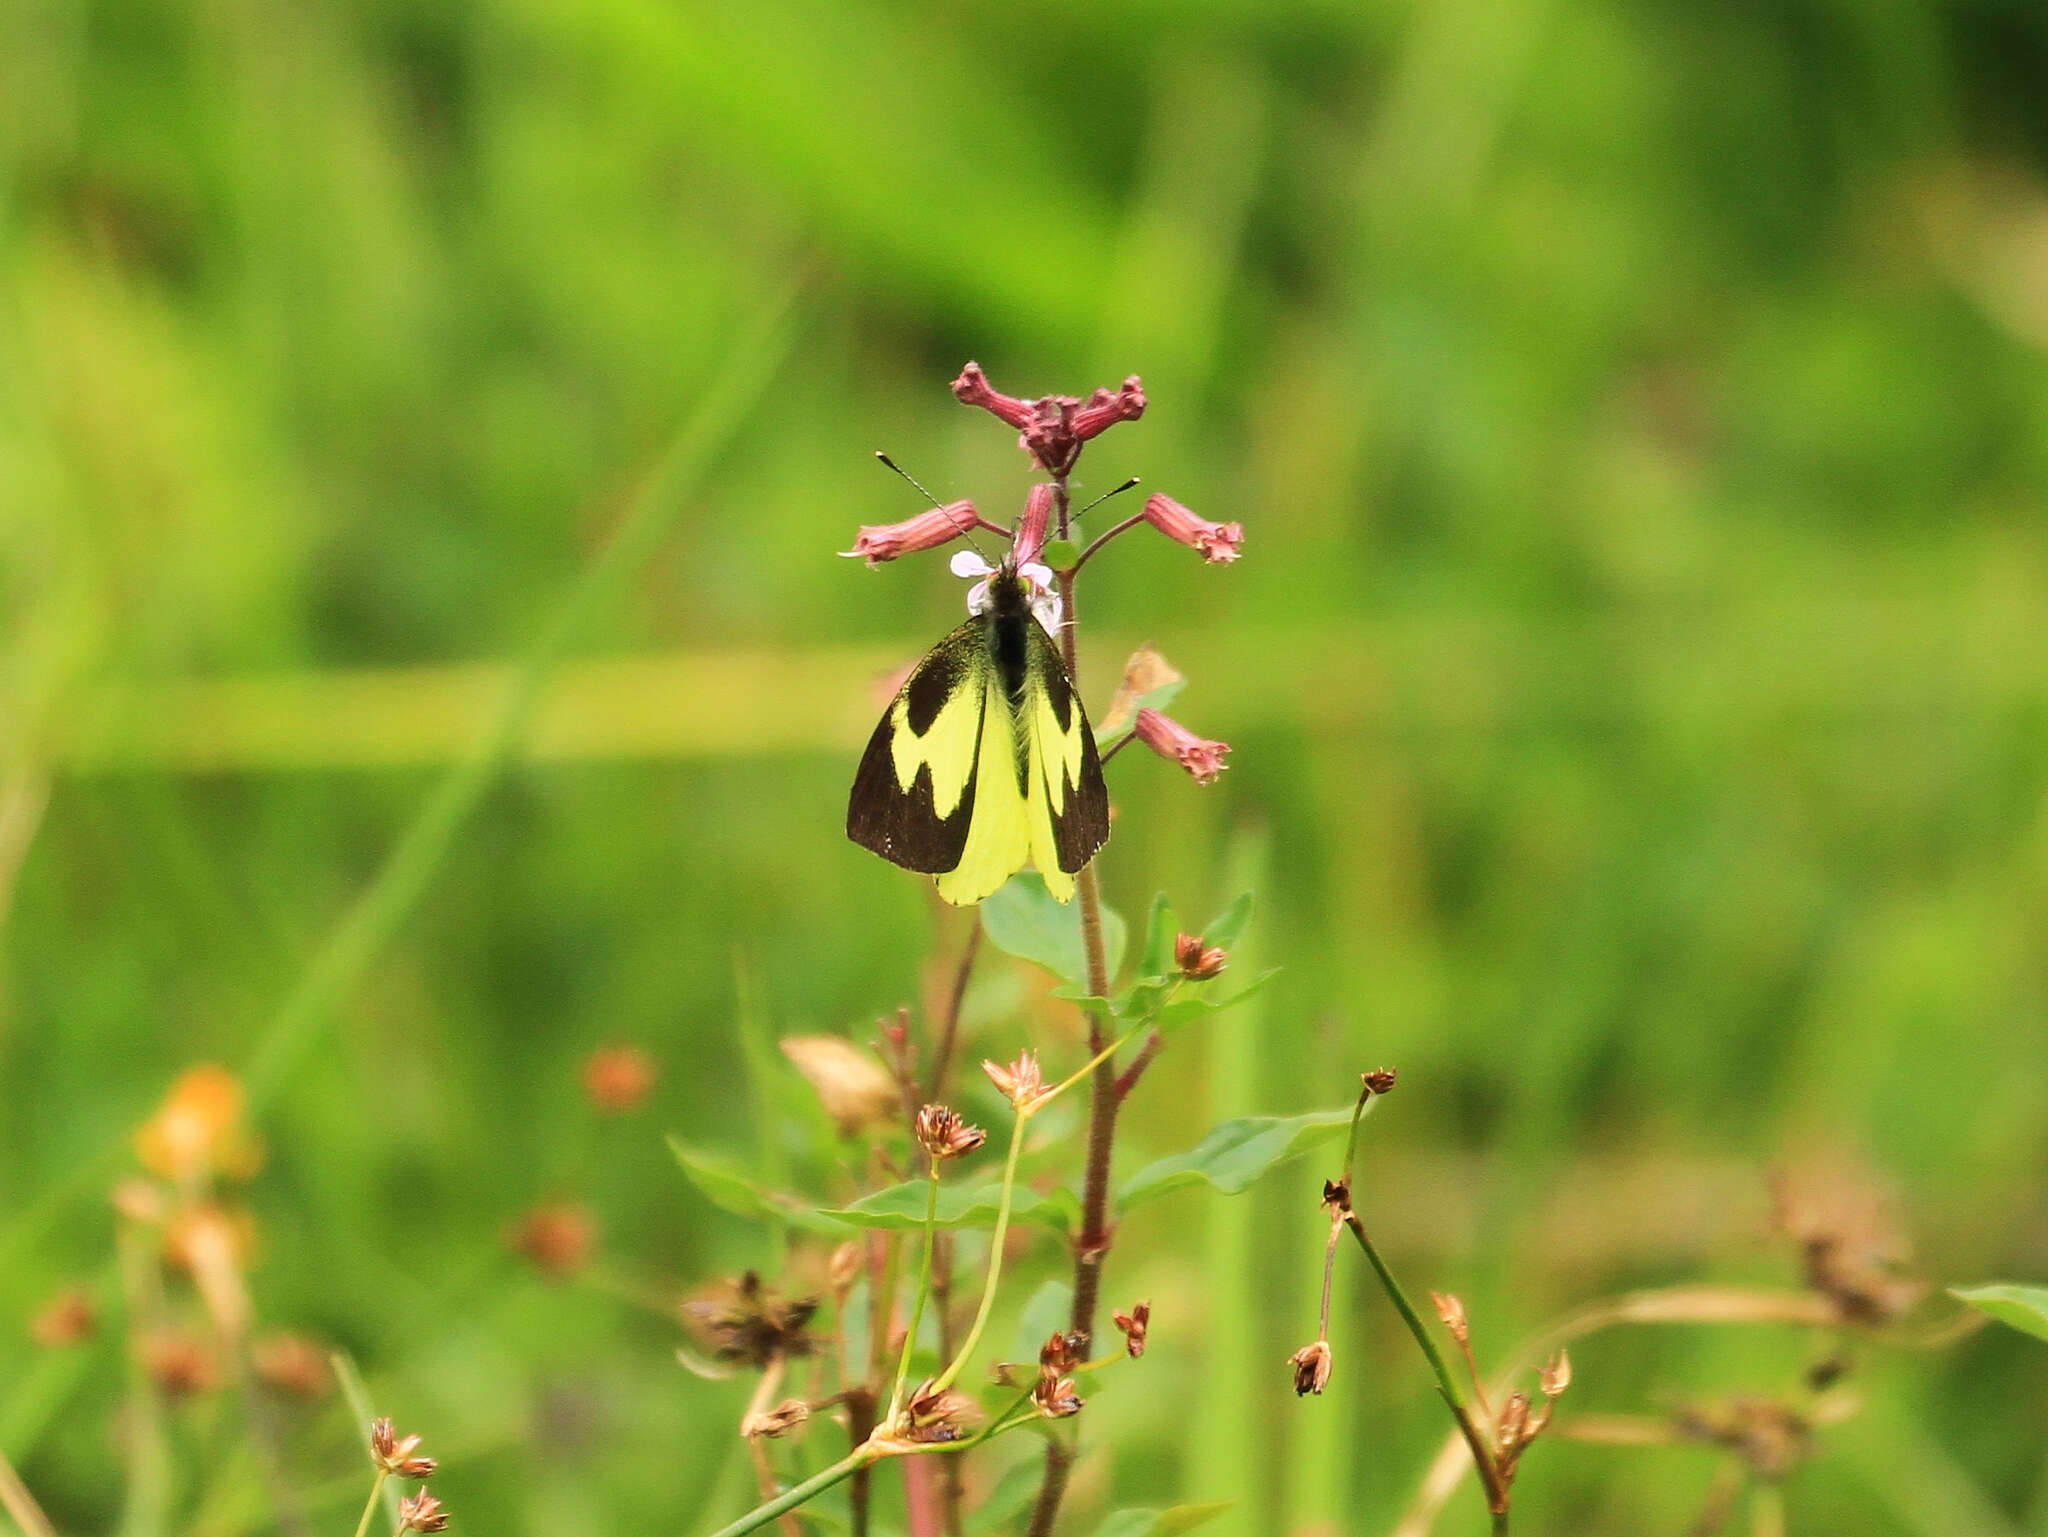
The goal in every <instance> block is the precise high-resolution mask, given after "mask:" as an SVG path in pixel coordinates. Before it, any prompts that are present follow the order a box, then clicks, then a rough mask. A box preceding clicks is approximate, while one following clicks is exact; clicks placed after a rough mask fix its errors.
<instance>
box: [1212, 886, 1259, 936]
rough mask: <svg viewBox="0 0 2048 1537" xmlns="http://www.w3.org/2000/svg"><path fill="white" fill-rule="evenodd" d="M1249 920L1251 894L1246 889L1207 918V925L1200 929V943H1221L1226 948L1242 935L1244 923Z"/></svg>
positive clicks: (1250, 917) (1250, 914) (1250, 916)
mask: <svg viewBox="0 0 2048 1537" xmlns="http://www.w3.org/2000/svg"><path fill="white" fill-rule="evenodd" d="M1251 921H1252V894H1251V893H1250V892H1249V891H1247V892H1246V893H1245V894H1244V895H1243V896H1241V897H1239V898H1238V899H1237V900H1236V901H1235V902H1233V903H1231V904H1230V905H1229V906H1228V907H1226V908H1224V909H1223V911H1222V912H1220V913H1218V914H1217V915H1216V916H1215V917H1213V918H1211V919H1210V920H1209V926H1208V927H1207V928H1206V929H1204V930H1202V943H1203V944H1205V945H1221V946H1222V947H1223V948H1224V949H1226V950H1228V949H1229V948H1230V947H1231V946H1232V945H1234V944H1236V943H1237V942H1238V940H1239V939H1241V938H1243V937H1244V930H1245V925H1246V924H1248V923H1250V922H1251Z"/></svg>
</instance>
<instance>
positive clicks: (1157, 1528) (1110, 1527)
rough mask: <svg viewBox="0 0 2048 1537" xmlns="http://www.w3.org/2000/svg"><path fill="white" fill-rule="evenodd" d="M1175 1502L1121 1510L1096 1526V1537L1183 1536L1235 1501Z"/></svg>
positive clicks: (1221, 1512)
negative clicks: (1158, 1507)
mask: <svg viewBox="0 0 2048 1537" xmlns="http://www.w3.org/2000/svg"><path fill="white" fill-rule="evenodd" d="M1234 1503H1235V1502H1234V1501H1231V1500H1218V1501H1214V1502H1212V1503H1210V1504H1207V1505H1175V1506H1173V1507H1172V1508H1171V1509H1168V1510H1119V1511H1117V1512H1116V1513H1115V1514H1114V1515H1112V1516H1110V1518H1109V1519H1108V1520H1106V1521H1104V1522H1103V1523H1102V1525H1100V1526H1098V1527H1097V1528H1096V1529H1095V1537H1180V1533H1182V1532H1192V1531H1193V1530H1194V1529H1195V1528H1196V1527H1198V1526H1204V1525H1206V1524H1207V1523H1209V1522H1210V1521H1213V1520H1214V1519H1215V1518H1216V1517H1218V1516H1220V1515H1222V1514H1223V1513H1224V1512H1225V1511H1226V1510H1228V1509H1230V1508H1231V1506H1232V1505H1233V1504H1234Z"/></svg>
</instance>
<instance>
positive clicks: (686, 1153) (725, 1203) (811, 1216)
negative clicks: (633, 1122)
mask: <svg viewBox="0 0 2048 1537" xmlns="http://www.w3.org/2000/svg"><path fill="white" fill-rule="evenodd" d="M668 1145H669V1151H670V1152H672V1153H674V1154H675V1155H676V1162H677V1163H679V1164H681V1165H682V1168H683V1172H684V1173H685V1174H687V1175H688V1176H689V1177H690V1183H691V1184H693V1185H695V1186H696V1187H697V1188H698V1189H699V1190H700V1191H702V1192H703V1193H704V1199H705V1200H707V1201H709V1202H710V1203H711V1204H712V1205H713V1206H716V1207H717V1208H718V1209H719V1210H721V1211H729V1212H731V1213H732V1214H733V1215H734V1216H736V1217H753V1218H756V1219H760V1218H766V1219H767V1220H768V1221H770V1222H779V1223H784V1224H786V1225H788V1226H790V1227H793V1228H797V1229H800V1230H801V1231H803V1232H806V1233H818V1234H822V1235H823V1236H825V1237H828V1238H844V1237H845V1236H846V1228H845V1226H844V1225H843V1224H841V1223H838V1222H835V1221H832V1220H831V1219H830V1218H829V1217H827V1216H826V1215H825V1214H824V1213H822V1212H819V1211H817V1210H815V1209H813V1208H812V1207H811V1206H809V1205H807V1204H806V1203H805V1202H803V1201H800V1200H798V1199H797V1198H796V1197H795V1196H793V1195H785V1194H783V1193H782V1192H780V1191H776V1190H769V1189H766V1188H765V1187H763V1186H762V1184H761V1183H760V1181H758V1180H756V1179H755V1178H754V1176H753V1175H752V1174H750V1173H748V1172H747V1171H746V1170H745V1169H744V1168H742V1167H741V1166H740V1165H739V1164H738V1163H736V1162H734V1161H733V1160H732V1159H730V1158H727V1157H725V1156H723V1155H722V1154H718V1153H707V1152H705V1151H704V1150H703V1149H701V1148H694V1147H691V1146H690V1145H689V1144H688V1143H687V1142H684V1141H683V1140H682V1139H681V1138H679V1137H670V1138H669V1139H668Z"/></svg>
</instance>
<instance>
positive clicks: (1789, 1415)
mask: <svg viewBox="0 0 2048 1537" xmlns="http://www.w3.org/2000/svg"><path fill="white" fill-rule="evenodd" d="M1677 1425H1678V1430H1679V1433H1680V1434H1681V1435H1685V1436H1689V1437H1691V1438H1693V1439H1695V1440H1700V1441H1708V1442H1712V1443H1713V1444H1714V1445H1716V1446H1723V1447H1726V1448H1728V1450H1730V1451H1732V1452H1734V1453H1735V1454H1736V1455H1737V1456H1739V1457H1741V1458H1742V1460H1743V1461H1744V1462H1746V1463H1748V1464H1749V1468H1750V1471H1751V1472H1753V1473H1755V1474H1756V1475H1757V1477H1759V1478H1764V1479H1778V1478H1783V1477H1784V1476H1785V1475H1786V1474H1787V1473H1789V1472H1790V1471H1791V1470H1792V1469H1793V1468H1794V1467H1796V1466H1797V1465H1798V1464H1799V1463H1801V1462H1803V1461H1805V1460H1806V1458H1807V1457H1808V1456H1809V1455H1810V1454H1811V1452H1812V1450H1813V1424H1812V1422H1811V1421H1810V1420H1809V1419H1808V1418H1807V1417H1806V1416H1805V1415H1803V1414H1801V1413H1800V1412H1799V1411H1797V1410H1796V1409H1794V1408H1792V1407H1791V1406H1790V1405H1788V1404H1783V1403H1780V1402H1778V1401H1777V1400H1775V1399H1770V1398H1759V1397H1753V1396H1744V1397H1739V1398H1731V1399H1728V1400H1725V1401H1724V1402H1721V1403H1716V1404H1696V1405H1691V1406H1689V1407H1687V1408H1684V1409H1681V1410H1680V1411H1679V1413H1678V1416H1677Z"/></svg>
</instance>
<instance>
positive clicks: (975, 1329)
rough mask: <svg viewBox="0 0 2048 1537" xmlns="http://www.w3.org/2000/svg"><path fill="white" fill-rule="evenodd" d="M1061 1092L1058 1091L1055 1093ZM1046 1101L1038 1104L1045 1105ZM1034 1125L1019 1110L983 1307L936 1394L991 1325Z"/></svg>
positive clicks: (941, 1376) (941, 1375)
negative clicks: (1027, 1133)
mask: <svg viewBox="0 0 2048 1537" xmlns="http://www.w3.org/2000/svg"><path fill="white" fill-rule="evenodd" d="M1054 1092H1055V1093H1056V1092H1058V1091H1057V1090H1055V1091H1054ZM1044 1102H1045V1101H1043V1100H1041V1101H1039V1103H1040V1104H1043V1103H1044ZM1030 1123H1031V1111H1030V1110H1028V1109H1026V1110H1019V1111H1018V1112H1017V1119H1016V1121H1015V1123H1014V1124H1013V1125H1012V1126H1011V1128H1010V1156H1009V1157H1008V1158H1007V1159H1006V1160H1005V1161H1004V1163H1003V1196H1002V1200H1001V1202H1000V1203H999V1204H998V1205H997V1207H996V1226H995V1232H994V1233H993V1235H991V1237H990V1238H989V1243H988V1280H987V1281H986V1282H985V1283H984V1284H983V1285H982V1288H981V1306H980V1307H979V1308H977V1309H976V1310H975V1314H974V1324H973V1326H972V1327H971V1328H969V1329H968V1331H967V1338H966V1339H964V1340H962V1341H961V1342H960V1349H959V1351H958V1352H957V1353H956V1354H955V1355H954V1357H953V1359H952V1361H951V1362H949V1363H948V1364H947V1366H946V1369H945V1370H944V1371H942V1372H940V1373H939V1377H938V1380H937V1381H936V1382H934V1383H933V1384H932V1390H933V1391H934V1392H941V1391H943V1390H944V1389H946V1388H949V1387H951V1386H952V1385H953V1381H954V1379H955V1378H957V1377H958V1376H959V1375H960V1369H961V1368H962V1367H963V1366H965V1365H966V1364H967V1358H968V1357H969V1356H971V1355H973V1354H974V1347H975V1346H977V1345H979V1344H980V1343H981V1331H982V1330H983V1329H984V1328H985V1327H986V1326H987V1324H988V1315H989V1310H990V1309H991V1308H993V1307H994V1306H995V1302H996V1283H997V1282H999V1281H1000V1280H1001V1279H1002V1275H1003V1240H1004V1238H1006V1237H1007V1236H1008V1234H1009V1231H1010V1198H1011V1196H1012V1194H1013V1193H1014V1192H1015V1190H1016V1188H1017V1155H1018V1154H1019V1153H1021V1152H1022V1151H1023V1150H1024V1128H1025V1127H1026V1126H1028V1125H1030Z"/></svg>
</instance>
